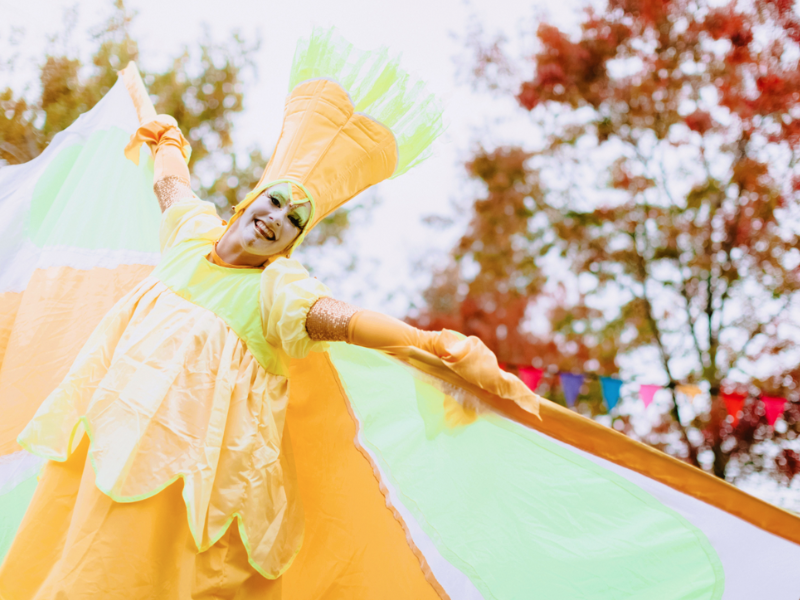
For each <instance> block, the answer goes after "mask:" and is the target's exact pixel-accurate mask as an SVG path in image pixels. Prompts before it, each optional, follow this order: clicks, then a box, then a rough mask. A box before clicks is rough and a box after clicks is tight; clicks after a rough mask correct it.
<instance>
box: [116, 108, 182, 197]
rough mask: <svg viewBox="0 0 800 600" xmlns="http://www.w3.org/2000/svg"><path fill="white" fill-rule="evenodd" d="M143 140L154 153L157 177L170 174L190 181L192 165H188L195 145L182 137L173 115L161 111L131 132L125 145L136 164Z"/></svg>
mask: <svg viewBox="0 0 800 600" xmlns="http://www.w3.org/2000/svg"><path fill="white" fill-rule="evenodd" d="M142 144H147V145H148V146H149V147H150V151H151V152H152V153H153V156H154V157H155V173H154V177H153V179H154V180H155V181H159V180H160V179H162V178H164V177H168V176H176V177H180V178H181V179H184V180H185V181H187V182H188V181H189V169H188V167H187V166H186V165H187V163H188V162H189V158H190V157H191V155H192V147H191V145H190V144H189V142H188V141H187V140H186V138H185V137H183V134H182V133H181V130H180V129H179V128H178V122H177V121H176V120H175V119H174V118H173V117H171V116H169V115H158V116H156V118H155V119H153V120H152V121H150V122H148V123H145V124H144V125H142V126H141V127H139V129H137V130H136V133H134V134H133V135H132V136H131V139H130V141H129V142H128V145H127V146H125V157H126V158H128V159H130V160H131V161H133V163H134V164H137V165H138V164H139V149H140V148H141V147H142Z"/></svg>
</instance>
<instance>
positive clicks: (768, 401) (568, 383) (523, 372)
mask: <svg viewBox="0 0 800 600" xmlns="http://www.w3.org/2000/svg"><path fill="white" fill-rule="evenodd" d="M514 366H515V368H516V369H517V371H518V373H519V378H520V379H521V380H522V381H523V382H524V383H525V385H527V386H528V387H529V388H530V389H531V390H533V391H536V388H537V387H538V386H539V383H540V381H541V379H542V376H543V375H544V370H543V369H537V368H535V367H529V366H526V365H514ZM501 367H503V368H505V367H506V365H501ZM590 377H597V379H598V380H599V381H600V389H601V391H602V393H603V400H605V403H606V406H607V407H608V410H609V412H611V411H612V410H613V409H614V407H616V406H617V403H618V402H619V398H620V392H621V390H622V384H623V383H624V382H623V381H622V380H621V379H618V378H616V377H604V376H602V375H600V376H595V375H590ZM586 378H587V375H585V374H581V373H568V372H559V373H558V379H559V382H560V383H561V389H562V390H563V392H564V398H565V399H566V401H567V406H569V407H570V408H572V407H574V406H575V401H576V400H577V398H578V395H579V394H580V390H581V387H582V386H583V382H584V381H585V380H586ZM668 387H671V386H662V385H653V384H650V383H645V384H641V385H640V386H639V398H640V399H641V401H642V403H643V404H644V406H645V408H647V407H648V406H650V404H651V403H652V402H653V398H654V396H655V395H656V392H658V391H659V390H661V389H666V388H668ZM674 387H675V391H676V392H679V393H681V394H684V395H685V396H687V397H688V398H689V399H690V400H694V397H695V396H697V395H698V394H701V393H703V390H701V389H700V387H699V386H696V385H694V384H678V385H676V386H674ZM720 397H721V398H722V400H723V402H724V403H725V408H726V410H727V411H728V414H729V415H730V416H731V418H732V419H733V426H734V427H735V426H736V425H737V424H738V423H739V419H740V418H741V412H742V409H743V408H744V403H745V401H746V400H747V394H741V393H733V392H731V393H725V392H722V393H720ZM760 400H761V402H762V403H763V404H764V412H765V415H766V418H767V423H768V424H769V426H770V427H773V426H774V425H775V422H776V421H777V420H778V418H779V417H780V416H781V415H782V414H783V412H784V410H785V408H786V398H781V397H778V396H764V395H762V396H761V397H760Z"/></svg>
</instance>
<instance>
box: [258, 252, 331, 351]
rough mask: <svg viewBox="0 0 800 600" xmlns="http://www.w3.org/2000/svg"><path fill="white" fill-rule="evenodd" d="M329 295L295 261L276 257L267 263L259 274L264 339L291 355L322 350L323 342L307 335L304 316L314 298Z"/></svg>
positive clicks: (329, 293) (324, 287)
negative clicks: (276, 258)
mask: <svg viewBox="0 0 800 600" xmlns="http://www.w3.org/2000/svg"><path fill="white" fill-rule="evenodd" d="M330 295H331V292H330V290H329V289H328V288H327V287H326V286H325V285H323V284H322V283H321V282H320V281H318V280H316V279H314V278H312V277H310V276H309V274H308V271H306V270H305V268H304V267H303V265H301V264H300V263H299V262H298V261H297V260H295V259H292V258H280V259H278V260H276V261H275V262H274V263H272V264H270V265H269V266H268V267H267V268H266V269H264V272H263V273H262V275H261V323H262V326H263V328H264V337H265V338H266V340H267V342H269V343H270V344H271V345H273V346H276V347H278V348H282V349H283V351H284V352H286V354H288V355H289V356H291V357H292V358H303V357H305V356H306V355H307V354H308V353H309V352H311V351H317V352H318V351H321V350H324V349H325V348H326V347H327V344H326V343H325V342H322V341H313V340H312V339H311V338H310V337H309V336H308V332H307V331H306V318H307V317H308V311H309V309H310V308H311V307H312V306H313V305H314V303H315V302H316V301H317V300H319V299H320V298H323V297H328V296H330Z"/></svg>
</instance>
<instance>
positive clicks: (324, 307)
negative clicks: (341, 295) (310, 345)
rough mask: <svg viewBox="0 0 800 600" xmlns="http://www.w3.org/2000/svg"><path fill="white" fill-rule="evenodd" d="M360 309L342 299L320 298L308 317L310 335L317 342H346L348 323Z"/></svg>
mask: <svg viewBox="0 0 800 600" xmlns="http://www.w3.org/2000/svg"><path fill="white" fill-rule="evenodd" d="M359 310H361V309H359V308H356V307H355V306H352V305H350V304H348V303H347V302H342V301H341V300H336V299H334V298H328V297H324V298H320V299H319V300H317V301H316V302H314V304H313V306H312V307H311V309H309V311H308V316H307V317H306V331H307V332H308V337H310V338H311V339H312V340H314V341H316V342H346V341H347V325H348V324H349V323H350V319H352V318H353V315H354V314H356V313H357V312H358V311H359Z"/></svg>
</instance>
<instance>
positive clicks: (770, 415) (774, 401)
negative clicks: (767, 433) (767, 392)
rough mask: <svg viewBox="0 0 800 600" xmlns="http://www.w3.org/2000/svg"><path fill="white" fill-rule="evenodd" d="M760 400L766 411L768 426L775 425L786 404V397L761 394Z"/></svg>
mask: <svg viewBox="0 0 800 600" xmlns="http://www.w3.org/2000/svg"><path fill="white" fill-rule="evenodd" d="M761 401H762V402H763V403H764V410H765V411H766V413H767V423H768V424H769V426H770V427H772V426H774V425H775V421H777V420H778V417H780V416H781V415H782V414H783V409H784V407H785V405H786V398H778V397H777V396H761Z"/></svg>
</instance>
